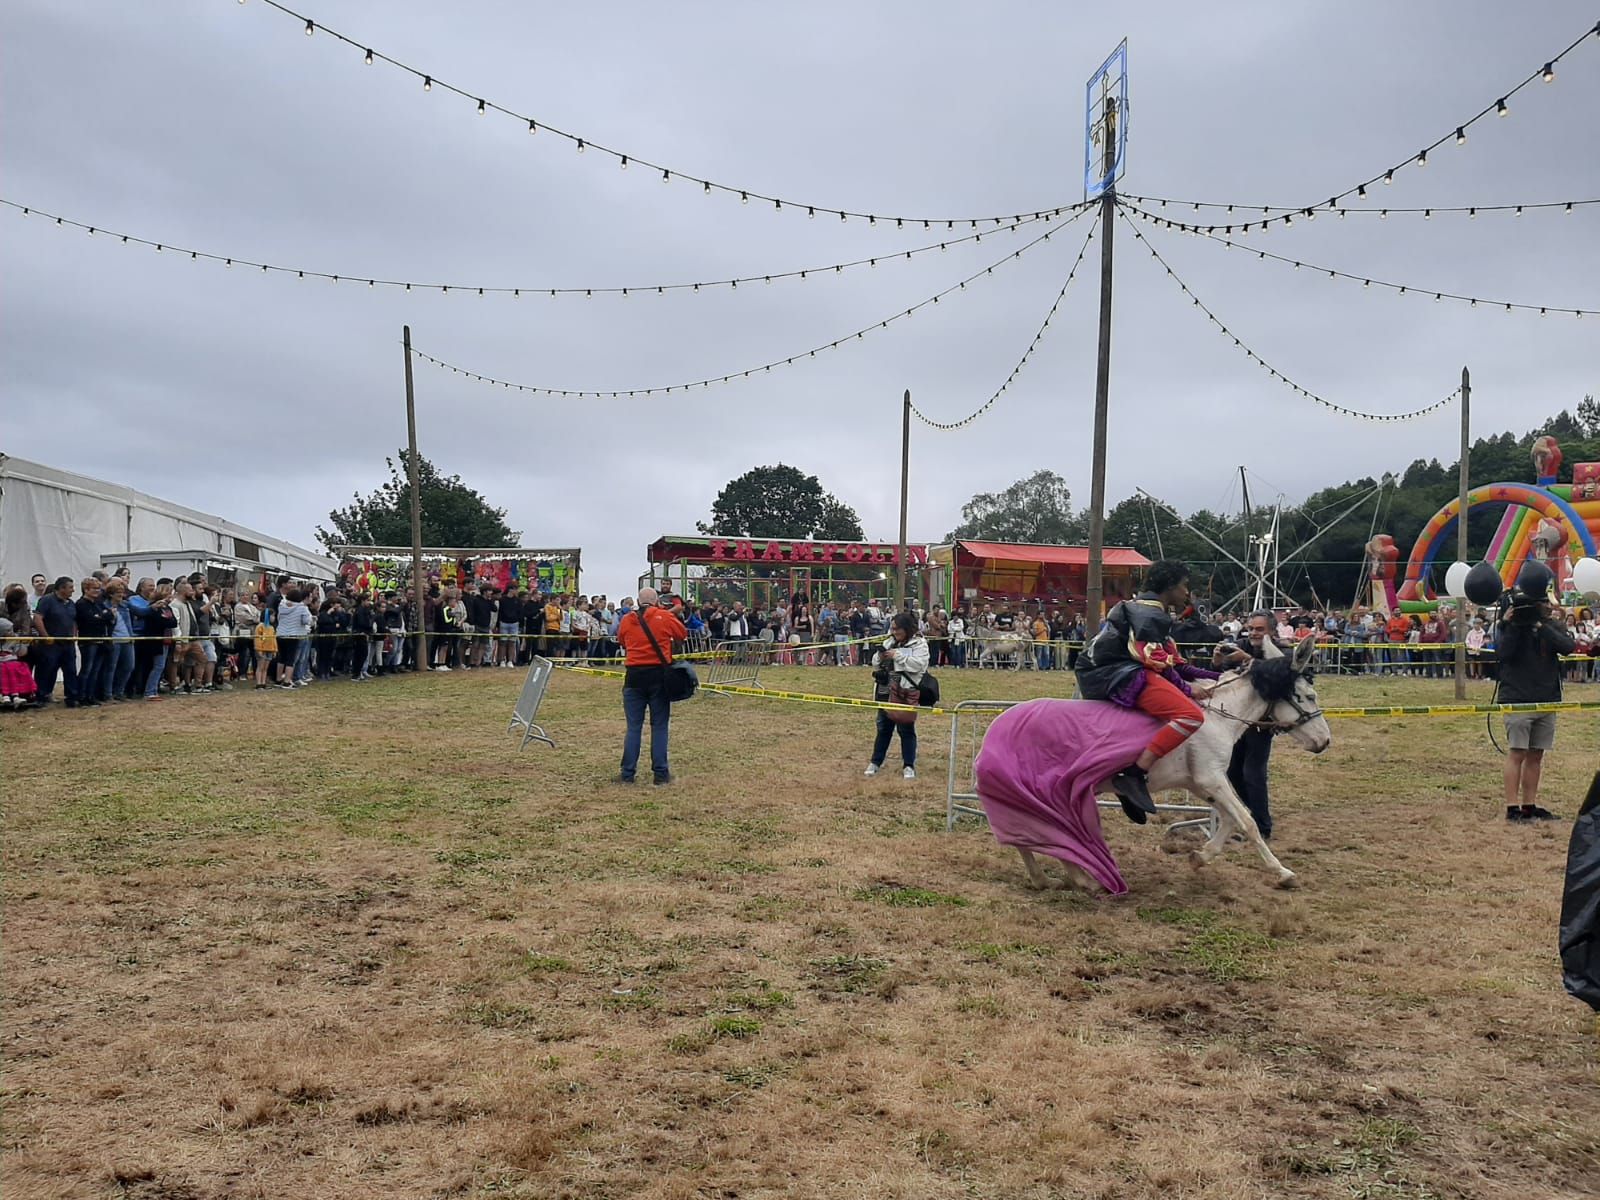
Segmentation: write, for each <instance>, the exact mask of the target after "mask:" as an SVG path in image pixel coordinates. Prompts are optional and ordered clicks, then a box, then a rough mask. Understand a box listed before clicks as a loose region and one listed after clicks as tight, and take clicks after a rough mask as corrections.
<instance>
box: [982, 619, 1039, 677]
mask: <svg viewBox="0 0 1600 1200" xmlns="http://www.w3.org/2000/svg"><path fill="white" fill-rule="evenodd" d="M972 636H973V640H974V641H976V642H977V643H978V665H979V666H980V667H982V666H991V665H992V666H993V667H995V669H996V670H998V669H999V666H1000V663H999V660H1000V659H1002V658H1003V659H1008V660H1009V662H1010V665H1011V669H1012V670H1014V671H1020V670H1023V669H1024V668H1027V667H1032V666H1033V665H1034V664H1033V639H1032V638H1031V637H1029V636H1028V635H1027V634H1025V633H1015V632H1008V631H1006V630H1003V629H991V628H990V627H989V626H987V625H979V626H978V627H977V629H976V630H974V631H973V635H972Z"/></svg>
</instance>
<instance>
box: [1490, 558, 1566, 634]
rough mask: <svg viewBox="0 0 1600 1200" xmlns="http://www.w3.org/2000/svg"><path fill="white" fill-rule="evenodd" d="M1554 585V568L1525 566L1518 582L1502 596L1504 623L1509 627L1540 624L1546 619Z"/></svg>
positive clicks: (1501, 617)
mask: <svg viewBox="0 0 1600 1200" xmlns="http://www.w3.org/2000/svg"><path fill="white" fill-rule="evenodd" d="M1554 582H1555V577H1554V576H1553V575H1552V574H1551V572H1550V568H1549V567H1546V566H1545V565H1544V564H1543V563H1540V562H1529V563H1527V564H1525V565H1524V566H1523V568H1522V570H1521V571H1520V572H1519V573H1518V575H1517V581H1516V583H1514V584H1512V585H1511V586H1510V587H1509V588H1507V589H1506V590H1505V591H1504V592H1502V593H1501V594H1500V620H1501V621H1502V622H1503V623H1505V624H1508V625H1524V626H1531V625H1537V624H1538V623H1539V622H1540V621H1542V620H1543V619H1544V617H1545V613H1546V609H1547V607H1548V605H1549V601H1550V585H1551V584H1552V583H1554Z"/></svg>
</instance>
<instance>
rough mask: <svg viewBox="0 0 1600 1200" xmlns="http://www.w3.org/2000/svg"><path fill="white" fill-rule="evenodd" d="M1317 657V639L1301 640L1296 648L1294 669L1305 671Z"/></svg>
mask: <svg viewBox="0 0 1600 1200" xmlns="http://www.w3.org/2000/svg"><path fill="white" fill-rule="evenodd" d="M1316 655H1317V639H1316V638H1309V637H1306V638H1301V639H1300V641H1299V642H1298V643H1296V645H1295V648H1294V669H1295V670H1296V671H1304V670H1305V669H1306V668H1308V667H1309V666H1310V665H1311V662H1312V660H1313V659H1314V658H1316Z"/></svg>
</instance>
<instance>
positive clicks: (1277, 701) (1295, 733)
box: [1249, 638, 1333, 754]
mask: <svg viewBox="0 0 1600 1200" xmlns="http://www.w3.org/2000/svg"><path fill="white" fill-rule="evenodd" d="M1262 653H1263V655H1264V657H1263V659H1262V660H1261V661H1260V662H1257V663H1254V664H1252V665H1251V668H1250V675H1249V679H1250V685H1251V686H1252V687H1253V688H1255V691H1256V695H1258V696H1260V697H1261V699H1263V700H1265V701H1266V702H1267V714H1266V716H1265V718H1263V719H1264V720H1265V721H1267V722H1269V723H1271V724H1273V725H1275V726H1277V727H1278V728H1279V729H1281V730H1283V731H1284V732H1286V733H1288V735H1289V736H1290V737H1292V738H1293V739H1294V740H1295V741H1297V742H1299V743H1300V744H1301V745H1302V746H1304V747H1305V748H1306V749H1307V750H1309V751H1311V753H1313V754H1321V753H1322V752H1323V751H1324V750H1326V749H1327V748H1328V747H1329V746H1330V745H1332V744H1333V731H1332V730H1330V729H1329V728H1328V722H1327V721H1326V720H1325V719H1324V718H1323V715H1322V705H1321V702H1320V701H1318V699H1317V688H1316V684H1315V682H1314V681H1313V679H1312V673H1311V664H1312V662H1313V660H1314V659H1315V657H1316V653H1317V647H1316V643H1315V642H1314V641H1313V640H1312V639H1311V638H1302V639H1300V641H1299V642H1298V643H1296V645H1295V648H1294V650H1293V651H1292V652H1291V653H1289V654H1284V653H1282V652H1281V651H1280V650H1279V649H1278V647H1277V645H1276V644H1275V643H1274V642H1272V640H1271V639H1268V640H1267V642H1266V644H1265V646H1264V648H1263V650H1262Z"/></svg>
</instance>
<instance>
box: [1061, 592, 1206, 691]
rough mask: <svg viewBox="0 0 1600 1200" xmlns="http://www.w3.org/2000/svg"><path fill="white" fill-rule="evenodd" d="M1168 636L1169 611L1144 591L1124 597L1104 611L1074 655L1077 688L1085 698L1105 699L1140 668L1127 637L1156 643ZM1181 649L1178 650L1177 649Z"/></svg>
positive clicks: (1170, 630) (1169, 626)
mask: <svg viewBox="0 0 1600 1200" xmlns="http://www.w3.org/2000/svg"><path fill="white" fill-rule="evenodd" d="M1171 636H1172V614H1171V613H1169V612H1167V610H1166V609H1165V608H1163V607H1162V605H1161V602H1160V601H1159V600H1157V599H1156V598H1155V596H1154V595H1152V594H1150V593H1148V592H1141V593H1140V594H1139V595H1138V596H1137V597H1135V598H1134V599H1132V600H1124V601H1123V602H1122V603H1121V604H1118V605H1117V606H1116V607H1115V608H1113V609H1112V610H1111V611H1110V613H1108V614H1107V615H1106V624H1105V628H1104V629H1102V630H1101V631H1100V632H1099V633H1098V634H1096V635H1095V638H1094V640H1093V641H1091V642H1090V643H1089V644H1088V645H1087V646H1085V647H1084V649H1083V653H1081V654H1079V655H1078V666H1077V675H1078V690H1079V691H1080V692H1081V693H1082V694H1083V698H1084V699H1085V700H1105V699H1107V698H1109V697H1110V696H1111V695H1112V694H1113V693H1115V692H1116V691H1117V690H1118V689H1119V688H1121V687H1122V686H1123V685H1124V684H1125V683H1127V682H1128V680H1129V679H1130V678H1132V677H1133V676H1135V675H1137V674H1138V673H1139V672H1140V671H1142V670H1144V669H1145V668H1144V664H1143V663H1142V662H1140V661H1139V660H1138V659H1136V658H1134V656H1133V651H1132V649H1131V648H1130V647H1129V645H1128V643H1129V642H1130V641H1137V642H1145V643H1149V644H1154V645H1160V644H1161V643H1162V642H1165V641H1166V640H1167V639H1168V638H1170V637H1171ZM1180 653H1181V651H1180Z"/></svg>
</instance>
